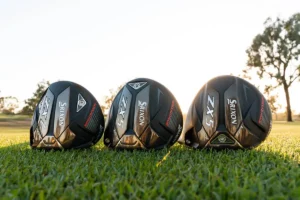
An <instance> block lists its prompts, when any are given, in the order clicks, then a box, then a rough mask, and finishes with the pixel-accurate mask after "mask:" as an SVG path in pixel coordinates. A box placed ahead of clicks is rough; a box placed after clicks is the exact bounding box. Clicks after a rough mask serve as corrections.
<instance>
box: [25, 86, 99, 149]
mask: <svg viewBox="0 0 300 200" xmlns="http://www.w3.org/2000/svg"><path fill="white" fill-rule="evenodd" d="M103 129H104V116H103V114H102V111H101V108H100V105H99V104H98V102H97V101H96V99H95V98H94V96H93V95H92V94H91V93H90V92H89V91H88V90H86V89H85V88H83V87H82V86H80V85H78V84H76V83H73V82H68V81H59V82H56V83H53V84H51V85H50V86H49V88H48V89H47V90H46V91H45V93H44V95H43V97H42V99H41V100H40V102H39V103H38V105H37V107H36V109H35V112H34V114H33V119H32V124H31V128H30V145H31V147H32V148H41V149H68V148H85V147H90V146H92V145H94V144H95V143H97V142H98V141H99V139H100V138H101V136H102V134H103Z"/></svg>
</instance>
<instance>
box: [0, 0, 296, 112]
mask: <svg viewBox="0 0 300 200" xmlns="http://www.w3.org/2000/svg"><path fill="white" fill-rule="evenodd" d="M299 8H300V1H299V0H294V1H293V0H281V1H279V0H251V1H247V2H245V1H240V0H218V1H217V0H212V1H200V0H197V1H185V0H184V1H183V0H182V1H176V0H166V1H158V0H151V1H149V0H148V1H140V0H139V1H138V0H136V1H132V0H129V1H121V0H118V1H117V0H112V1H96V0H95V1H89V0H85V1H78V0H69V1H68V0H66V1H59V0H57V1H55V0H51V1H50V0H49V1H46V0H45V1H40V0H35V1H33V0H27V1H21V0H19V1H17V0H10V1H0V91H1V93H0V96H15V97H17V98H18V99H19V100H20V101H23V100H24V99H27V98H30V97H31V96H32V94H33V92H34V91H35V89H36V85H37V83H38V82H40V81H42V80H49V81H50V82H55V81H58V80H68V81H73V82H76V83H78V84H80V85H82V86H84V87H85V88H87V89H88V90H89V91H90V92H92V94H93V95H94V96H95V97H96V98H97V99H98V100H99V102H100V104H101V103H103V99H104V96H106V95H108V94H109V90H110V89H116V88H117V87H118V86H119V85H121V84H124V83H126V82H128V81H130V80H132V79H134V78H139V77H145V78H150V79H154V80H156V81H158V82H160V83H162V84H163V85H165V86H166V87H167V88H168V89H169V90H170V91H171V92H172V93H173V94H174V96H175V97H176V99H177V100H178V102H179V104H180V106H181V109H182V111H183V112H187V110H188V108H189V106H190V103H191V102H192V100H193V99H194V97H195V95H196V94H197V92H198V91H199V89H200V88H201V87H202V86H203V84H205V82H207V81H208V80H209V79H211V78H213V77H215V76H219V75H229V74H234V75H238V74H240V73H241V71H242V69H243V68H244V67H245V66H246V62H247V55H246V53H245V51H246V49H247V48H248V47H249V46H250V45H251V42H252V40H253V38H254V37H255V35H257V34H258V33H261V32H262V31H263V28H264V26H263V23H264V21H265V20H266V18H268V17H277V16H280V17H282V18H288V17H290V16H291V15H292V14H294V13H296V12H299V11H300V10H299ZM252 81H253V83H254V84H255V83H257V80H255V79H254V80H252ZM254 81H255V82H254ZM299 85H300V83H299V82H297V83H295V84H294V86H292V88H291V104H292V109H295V110H296V111H298V112H300V104H299V105H298V102H297V101H298V98H297V91H299V90H300V86H299ZM279 94H280V97H279V98H278V101H279V102H281V104H282V105H285V97H284V94H283V92H282V89H280V91H279Z"/></svg>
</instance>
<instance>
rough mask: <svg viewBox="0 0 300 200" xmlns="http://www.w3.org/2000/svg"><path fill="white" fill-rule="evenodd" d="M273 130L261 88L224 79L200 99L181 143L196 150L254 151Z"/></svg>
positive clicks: (191, 111)
mask: <svg viewBox="0 0 300 200" xmlns="http://www.w3.org/2000/svg"><path fill="white" fill-rule="evenodd" d="M271 126H272V115H271V111H270V108H269V105H268V103H267V101H266V99H265V98H264V96H263V95H262V94H261V93H260V92H259V91H258V90H257V88H255V87H254V86H253V85H252V84H250V83H248V82H247V81H245V80H243V79H241V78H238V77H234V76H220V77H216V78H214V79H212V80H210V81H209V82H208V83H206V84H205V85H204V86H203V87H202V88H201V89H200V91H199V92H198V94H197V95H196V97H195V99H194V101H193V103H192V105H191V106H190V109H189V111H188V114H187V118H186V122H185V125H184V128H183V132H182V136H181V138H180V139H183V141H182V140H181V142H184V143H185V144H186V145H188V146H191V147H194V148H217V149H222V148H231V149H239V148H254V147H256V146H258V145H259V144H260V143H261V142H262V141H263V140H265V138H266V137H267V135H268V134H269V132H270V131H271Z"/></svg>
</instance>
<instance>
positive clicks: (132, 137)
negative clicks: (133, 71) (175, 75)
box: [104, 78, 183, 149]
mask: <svg viewBox="0 0 300 200" xmlns="http://www.w3.org/2000/svg"><path fill="white" fill-rule="evenodd" d="M182 123H183V120H182V113H181V110H180V107H179V105H178V102H177V101H176V99H175V97H174V96H173V95H172V94H171V92H170V91H169V90H168V89H167V88H166V87H164V86H163V85H161V84H160V83H158V82H156V81H153V80H150V79H144V78H140V79H135V80H132V81H130V82H128V83H127V84H126V85H125V86H124V87H123V88H122V89H121V90H120V91H119V93H118V94H117V96H116V97H115V99H114V101H113V103H112V106H111V108H110V112H109V115H108V118H107V122H106V126H105V131H104V144H105V145H106V146H108V147H110V148H118V149H161V148H163V147H168V146H171V145H173V144H174V143H175V142H176V141H177V140H178V138H179V136H180V133H181V131H182Z"/></svg>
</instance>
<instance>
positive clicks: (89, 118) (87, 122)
mask: <svg viewBox="0 0 300 200" xmlns="http://www.w3.org/2000/svg"><path fill="white" fill-rule="evenodd" d="M96 105H97V104H96V103H94V105H93V107H92V110H91V112H90V114H89V117H88V118H87V120H86V122H85V124H84V127H87V126H88V124H89V122H90V120H91V118H92V116H93V113H94V111H95V109H96Z"/></svg>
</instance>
